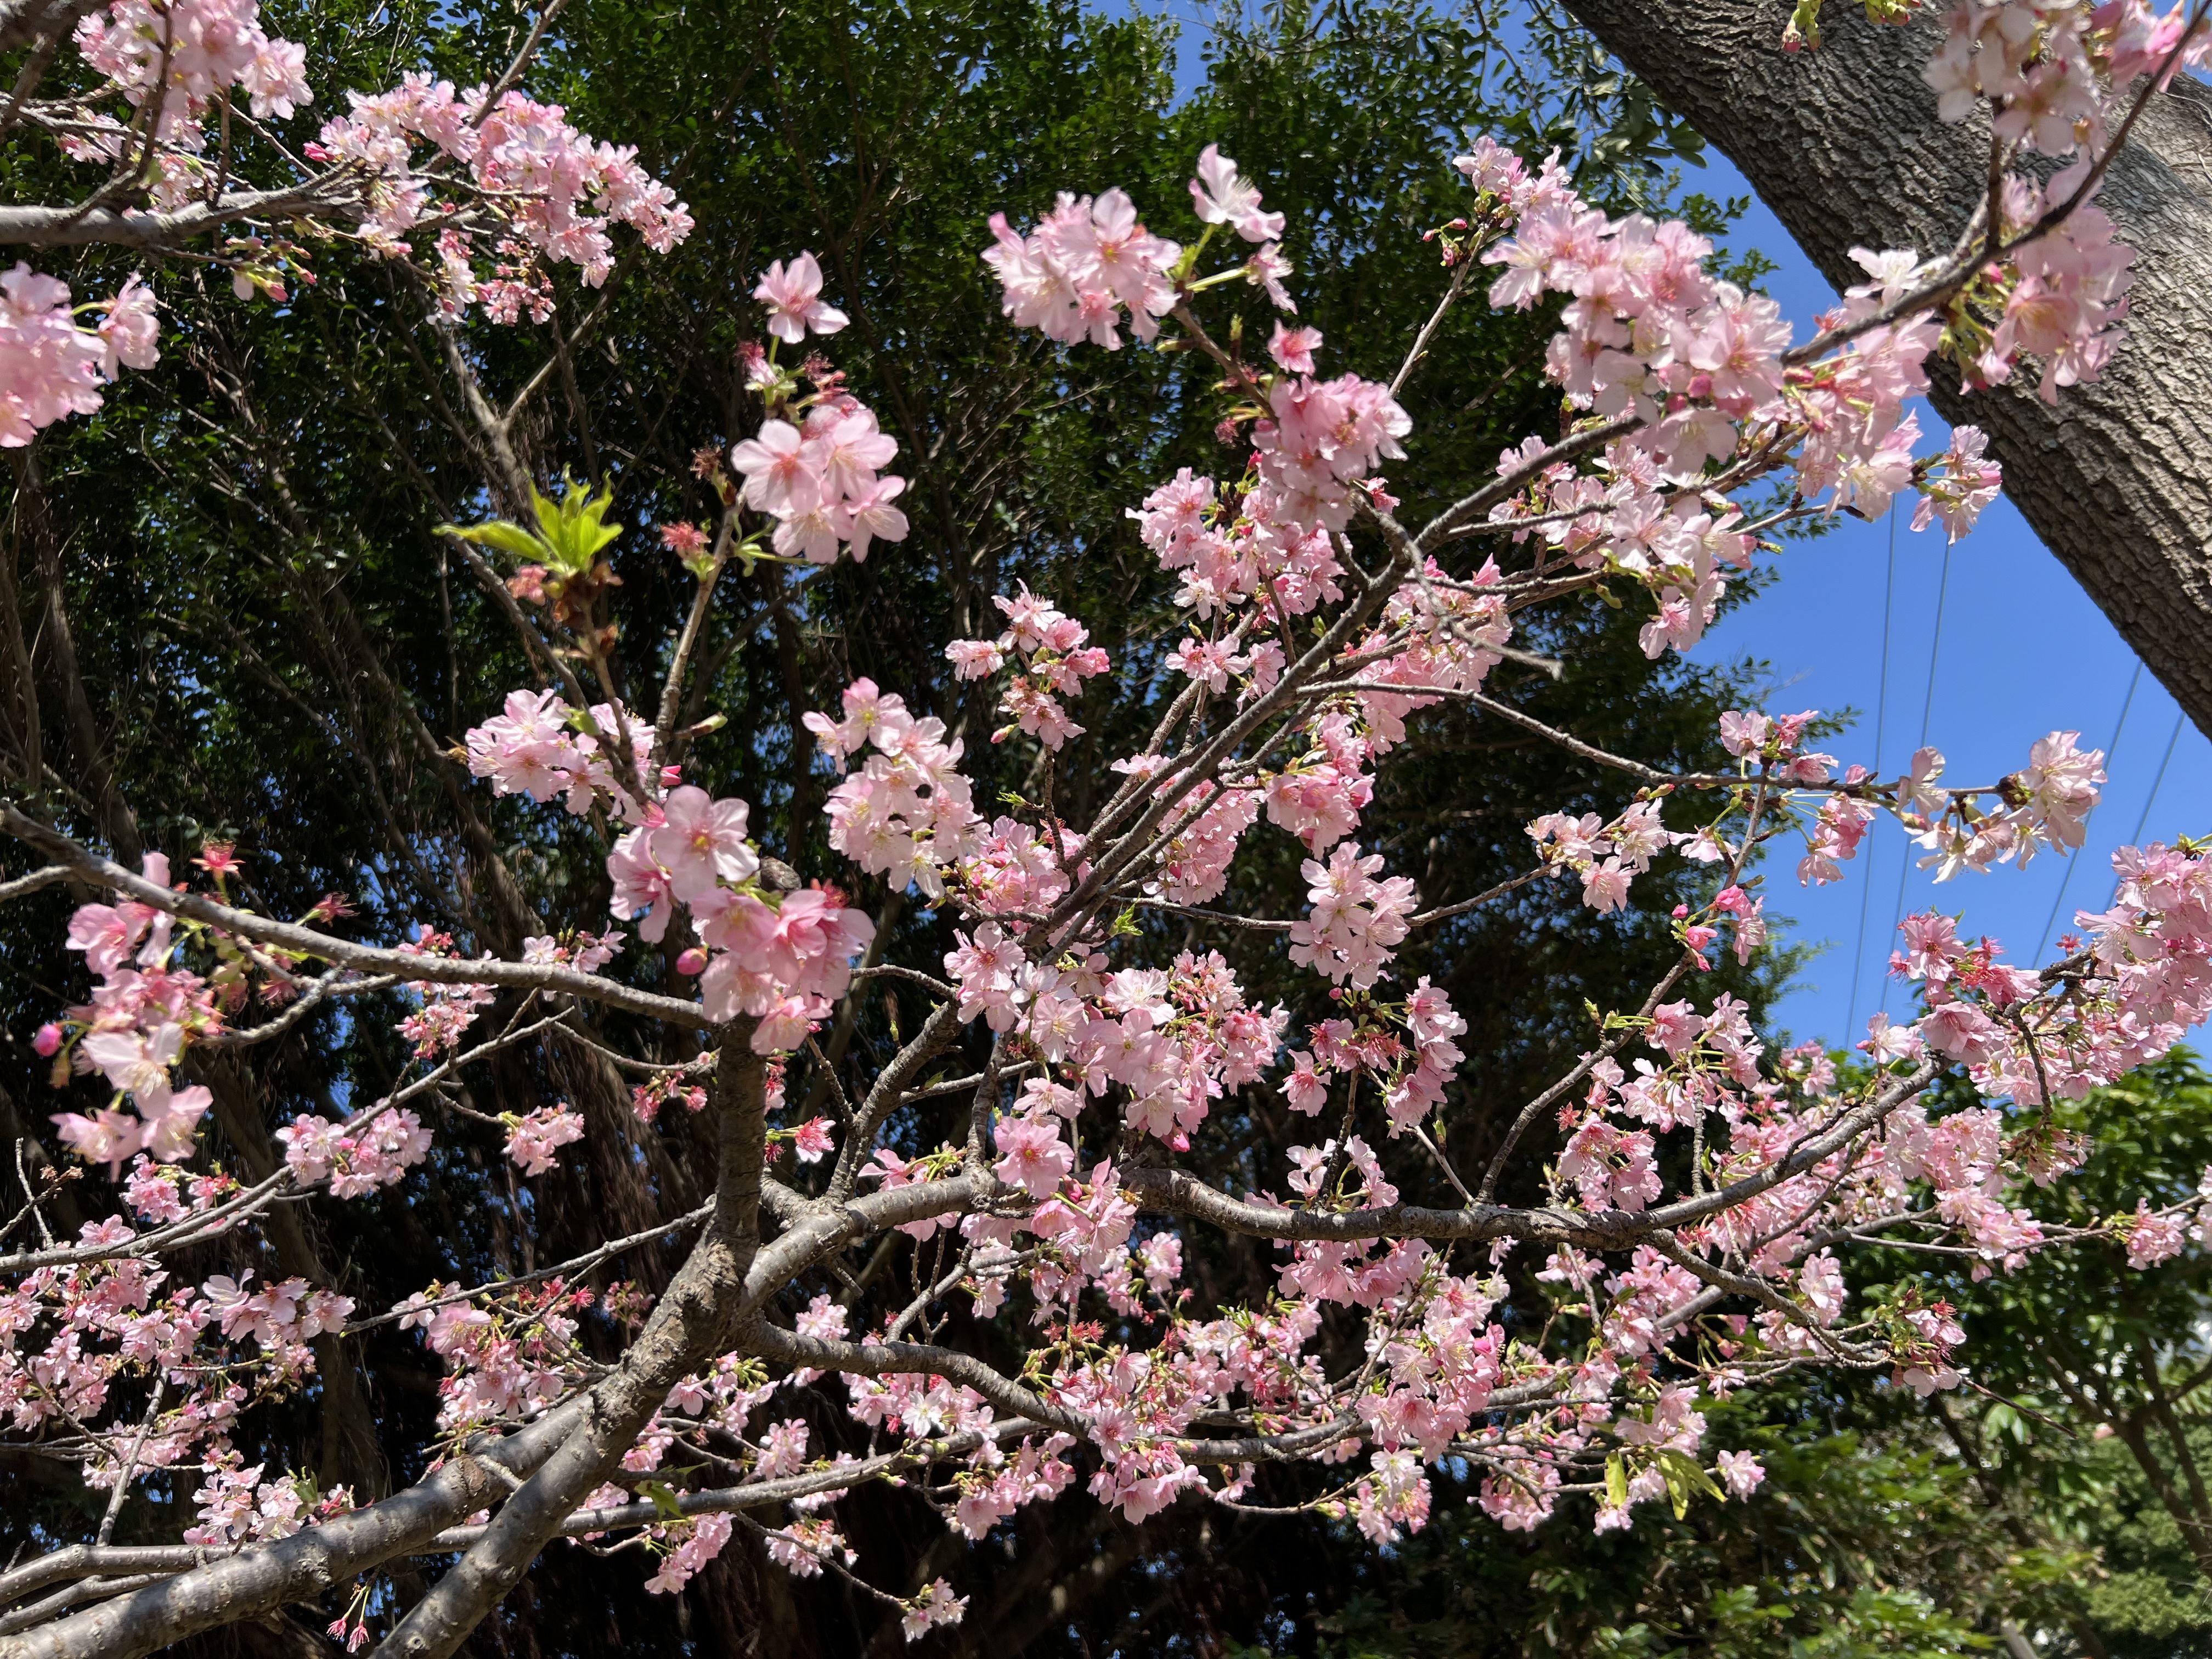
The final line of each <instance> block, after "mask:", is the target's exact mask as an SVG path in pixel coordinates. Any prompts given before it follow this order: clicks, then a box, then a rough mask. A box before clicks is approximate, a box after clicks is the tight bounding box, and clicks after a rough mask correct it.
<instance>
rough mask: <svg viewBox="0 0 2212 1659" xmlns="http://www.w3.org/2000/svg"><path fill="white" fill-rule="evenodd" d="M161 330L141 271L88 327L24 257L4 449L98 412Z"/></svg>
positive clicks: (14, 294) (2, 339) (12, 334)
mask: <svg viewBox="0 0 2212 1659" xmlns="http://www.w3.org/2000/svg"><path fill="white" fill-rule="evenodd" d="M88 21H89V20H88ZM157 333H158V325H157V324H156V323H155V317H154V295H153V292H152V290H150V289H148V288H147V286H146V285H145V284H144V283H142V282H140V281H139V280H138V278H137V277H136V276H133V277H132V278H131V280H130V281H129V282H127V283H124V285H123V286H122V287H121V288H120V289H118V290H117V291H116V295H115V297H114V298H113V299H112V300H110V301H107V302H106V314H105V315H104V316H103V317H102V318H101V319H100V324H99V326H97V327H96V328H80V327H78V326H77V322H76V313H75V311H74V310H73V309H72V308H71V307H70V290H69V284H68V283H64V282H59V281H57V280H56V279H55V278H53V277H52V276H40V275H39V273H38V272H36V271H34V270H32V269H31V268H30V266H28V265H27V264H21V263H20V262H19V263H18V264H16V265H15V268H14V269H13V270H9V271H8V272H7V273H6V274H5V275H0V449H21V447H23V446H24V445H25V444H27V443H28V442H30V441H31V439H32V437H33V435H35V434H36V433H37V432H38V430H39V428H41V427H46V426H52V424H53V423H54V422H56V421H58V420H60V419H62V418H63V417H64V416H68V415H89V414H92V413H93V412H94V411H95V410H98V409H99V408H100V386H102V385H103V384H105V383H106V382H109V381H112V380H114V379H115V378H116V371H117V368H118V365H124V364H127V365H129V366H130V367H131V368H152V367H153V366H154V365H155V362H158V361H159V360H160V357H161V352H160V350H159V349H158V348H157V347H156V345H155V337H156V334H157Z"/></svg>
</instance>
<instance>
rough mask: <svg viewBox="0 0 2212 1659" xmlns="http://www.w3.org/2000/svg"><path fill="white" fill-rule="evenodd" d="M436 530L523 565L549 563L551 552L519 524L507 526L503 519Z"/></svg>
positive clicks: (442, 527) (454, 525) (441, 526)
mask: <svg viewBox="0 0 2212 1659" xmlns="http://www.w3.org/2000/svg"><path fill="white" fill-rule="evenodd" d="M438 528H439V529H440V530H441V532H444V533H445V534H446V535H448V536H458V537H459V538H460V539H461V540H463V541H465V542H482V543H483V544H484V545H485V546H487V547H495V548H497V549H498V550H500V551H501V552H502V553H512V554H513V556H515V557H516V558H518V559H520V560H521V561H522V562H524V563H525V564H538V563H542V562H550V560H551V557H552V550H551V549H550V548H548V547H547V546H546V545H545V544H544V543H543V542H541V541H539V540H538V538H537V537H535V536H533V535H532V534H531V533H530V532H528V531H527V530H525V529H524V528H523V527H522V526H520V525H519V524H509V523H507V520H504V519H495V520H492V521H491V522H490V523H489V524H478V525H470V526H467V527H466V528H463V527H462V526H459V525H457V524H441V525H440V526H438Z"/></svg>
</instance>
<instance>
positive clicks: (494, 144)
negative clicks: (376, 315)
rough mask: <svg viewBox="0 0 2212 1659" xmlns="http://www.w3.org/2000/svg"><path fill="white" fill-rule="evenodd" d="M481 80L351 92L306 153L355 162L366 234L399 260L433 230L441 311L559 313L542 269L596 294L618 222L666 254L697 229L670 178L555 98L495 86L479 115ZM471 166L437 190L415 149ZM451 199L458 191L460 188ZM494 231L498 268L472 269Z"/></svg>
mask: <svg viewBox="0 0 2212 1659" xmlns="http://www.w3.org/2000/svg"><path fill="white" fill-rule="evenodd" d="M489 96H490V89H489V88H487V87H477V88H472V89H471V90H469V91H467V92H456V91H455V90H454V88H453V82H450V81H439V80H434V79H433V78H432V77H431V76H428V75H423V74H412V75H409V76H406V77H405V78H404V79H403V80H402V81H401V82H400V83H399V84H398V86H396V87H393V88H390V89H389V90H388V91H385V92H380V93H377V94H373V95H372V94H362V93H349V94H347V100H348V103H349V106H350V109H351V113H349V114H347V115H342V116H338V117H336V118H333V119H331V120H330V121H328V122H325V124H324V125H323V130H322V132H321V134H320V135H319V139H318V141H317V142H316V143H313V144H310V145H308V146H307V152H306V153H307V156H308V158H309V159H310V160H311V161H323V162H330V163H348V162H349V163H353V164H355V165H356V166H359V167H363V168H365V169H367V170H368V171H369V172H370V173H372V174H373V175H374V183H373V184H372V185H371V186H370V189H369V193H368V215H367V217H366V218H365V220H364V222H363V223H362V232H361V234H362V238H363V240H366V241H367V242H368V244H369V246H372V247H374V248H375V249H377V250H378V251H379V252H383V253H385V254H387V255H389V256H392V257H394V258H398V257H401V256H404V255H405V254H407V253H409V252H411V251H412V250H411V248H410V245H409V244H408V242H407V241H406V240H404V239H405V238H406V237H407V236H408V234H410V232H413V231H415V230H416V229H417V228H423V227H428V228H433V229H435V234H436V244H437V252H438V258H439V262H440V267H441V271H440V280H439V289H440V298H441V303H442V304H443V305H444V306H445V307H446V308H447V311H448V312H451V313H456V314H457V313H459V312H460V311H461V310H462V309H464V308H465V307H467V306H468V305H470V304H471V303H481V304H482V305H483V308H484V313H485V314H486V315H487V316H489V318H491V319H492V320H494V321H495V322H501V323H512V322H514V321H515V320H517V319H519V318H520V317H521V316H522V315H523V314H525V313H528V315H529V316H530V319H531V320H532V321H533V322H540V323H542V322H544V320H545V319H547V318H548V317H550V316H551V315H552V313H553V305H554V300H553V290H552V284H551V280H550V276H549V274H548V270H547V267H548V266H549V265H551V264H574V265H576V266H577V267H579V268H580V272H581V275H582V276H583V280H584V281H585V283H586V284H588V285H589V286H591V287H593V288H597V287H599V285H600V284H601V283H605V281H606V279H607V277H608V276H609V274H610V273H611V271H612V270H614V240H613V237H612V235H611V230H612V228H613V227H614V226H615V225H617V224H626V225H629V226H630V227H631V228H633V229H635V231H636V232H637V233H638V234H639V236H640V237H641V239H642V240H644V242H645V244H646V246H648V247H650V248H652V249H653V251H654V252H658V253H665V252H668V251H669V250H670V249H671V248H672V247H674V246H676V245H677V244H678V242H681V241H682V240H684V238H685V237H687V236H689V235H690V234H691V228H692V220H691V216H690V212H689V211H687V210H686V209H685V208H684V204H683V203H681V202H679V201H678V200H677V199H676V194H675V192H674V191H671V190H670V189H669V188H668V186H667V185H664V184H662V183H660V182H659V180H658V179H654V178H653V176H652V175H651V174H650V173H647V172H646V171H645V169H644V168H643V167H640V166H639V165H638V162H637V152H636V150H635V149H632V148H629V147H626V146H625V147H617V146H616V145H613V144H607V143H599V142H598V141H597V140H595V139H593V138H592V137H589V136H588V135H586V134H585V133H582V132H579V131H577V130H576V129H575V128H574V126H572V125H569V123H568V116H567V113H566V112H564V111H563V110H562V108H561V106H559V105H557V104H540V103H537V102H535V101H533V100H531V99H529V98H527V97H526V96H524V95H523V94H521V93H520V92H507V93H502V94H501V95H500V97H499V99H498V100H497V101H496V102H495V103H494V104H493V105H492V106H491V107H490V108H489V110H487V109H486V108H485V100H487V99H488V98H489ZM417 143H425V144H428V145H429V146H431V148H432V149H434V150H435V152H436V155H437V156H439V157H441V158H442V159H444V160H446V161H452V162H454V163H457V164H459V167H461V168H464V169H465V177H466V179H467V181H468V185H469V189H468V192H467V194H468V199H467V201H466V203H465V204H462V203H459V202H456V201H453V200H451V199H444V198H441V197H439V195H438V190H439V186H440V185H441V183H443V182H446V180H445V179H444V178H443V177H442V176H436V177H434V175H433V174H432V173H429V172H428V171H427V170H425V169H423V168H422V167H419V166H418V164H417V162H416V156H415V147H416V144H417ZM457 193H458V192H457ZM487 236H488V237H489V238H490V239H491V241H492V246H493V248H494V251H495V253H496V254H497V256H498V258H497V261H496V263H495V266H494V274H493V275H492V276H489V277H481V278H480V277H479V276H477V274H476V243H477V239H478V238H479V237H487Z"/></svg>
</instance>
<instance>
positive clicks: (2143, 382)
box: [1566, 0, 2212, 732]
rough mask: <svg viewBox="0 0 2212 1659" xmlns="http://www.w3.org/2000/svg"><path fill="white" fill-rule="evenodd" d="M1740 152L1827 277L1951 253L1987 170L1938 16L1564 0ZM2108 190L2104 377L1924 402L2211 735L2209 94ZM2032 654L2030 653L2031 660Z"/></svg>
mask: <svg viewBox="0 0 2212 1659" xmlns="http://www.w3.org/2000/svg"><path fill="white" fill-rule="evenodd" d="M1566 5H1567V9H1569V10H1570V11H1571V12H1572V13H1573V15H1575V16H1576V18H1577V19H1578V20H1579V21H1581V22H1582V23H1583V25H1584V27H1588V28H1589V30H1590V31H1591V32H1592V33H1595V35H1596V36H1597V37H1598V39H1599V40H1601V41H1602V42H1603V43H1604V44H1605V45H1606V46H1607V48H1609V49H1610V50H1611V51H1612V52H1613V53H1614V54H1615V55H1616V56H1617V57H1619V58H1620V59H1621V60H1622V61H1623V62H1624V63H1626V64H1627V65H1628V66H1629V67H1630V68H1631V69H1632V70H1635V71H1636V73H1637V74H1638V75H1639V76H1642V77H1644V80H1646V81H1647V82H1650V84H1651V86H1652V87H1653V88H1655V89H1656V91H1657V92H1658V94H1659V95H1660V96H1661V97H1662V99H1664V100H1666V101H1667V103H1668V104H1669V105H1670V106H1672V107H1673V108H1674V110H1676V111H1677V112H1679V113H1680V114H1681V115H1682V116H1684V117H1685V118H1687V119H1688V120H1689V121H1690V122H1691V123H1692V125H1694V126H1695V127H1696V128H1697V129H1698V131H1699V132H1701V133H1703V134H1704V135H1705V137H1706V138H1707V139H1708V140H1709V141H1710V142H1711V143H1713V144H1714V145H1715V146H1717V148H1718V149H1721V150H1722V151H1723V152H1724V153H1725V154H1726V155H1728V157H1729V160H1731V161H1734V162H1735V164H1736V166H1737V167H1740V168H1741V169H1742V171H1743V173H1744V176H1745V177H1746V178H1747V179H1749V180H1750V181H1751V183H1752V185H1753V188H1754V189H1756V190H1757V191H1759V195H1760V197H1762V198H1763V199H1764V200H1765V202H1766V204H1767V205H1768V206H1769V207H1771V209H1773V210H1774V213H1775V216H1777V217H1778V218H1779V219H1780V220H1781V221H1782V222H1783V224H1784V226H1785V227H1787V228H1788V229H1789V231H1790V234H1791V235H1792V236H1793V237H1795V238H1796V240H1797V243H1798V245H1799V246H1801V247H1802V248H1803V249H1804V250H1805V252H1806V253H1807V254H1808V255H1809V256H1810V257H1811V258H1812V260H1813V263H1814V264H1816V265H1818V266H1819V267H1820V270H1821V272H1822V274H1823V275H1825V276H1826V277H1827V278H1828V280H1829V281H1830V282H1832V283H1835V284H1837V285H1838V287H1841V286H1843V285H1844V284H1846V283H1851V282H1855V281H1859V280H1863V273H1862V272H1861V271H1860V270H1858V268H1857V266H1855V265H1854V264H1852V263H1851V261H1850V250H1851V249H1852V248H1853V247H1855V246H1863V247H1871V248H1884V247H1915V248H1918V249H1919V250H1920V251H1921V252H1923V253H1938V252H1945V251H1948V249H1949V248H1950V247H1951V246H1952V245H1953V243H1954V241H1955V240H1956V239H1957V237H1958V234H1959V233H1960V229H1961V228H1963V227H1964V226H1965V224H1966V220H1967V218H1968V216H1970V215H1971V214H1972V211H1973V209H1974V206H1975V204H1976V203H1977V202H1978V200H1979V199H1980V197H1981V194H1982V192H1983V191H1984V188H1985V184H1986V179H1987V168H1988V148H1987V140H1986V137H1985V132H1986V128H1985V127H1984V126H1982V125H1978V124H1977V123H1971V122H1970V123H1967V124H1966V125H1961V126H1956V127H1951V126H1945V125H1942V123H1941V122H1939V121H1938V120H1937V119H1936V98H1935V94H1934V93H1933V92H1931V91H1930V90H1929V88H1928V86H1927V84H1926V83H1925V82H1923V80H1922V79H1921V69H1922V67H1923V65H1924V64H1926V63H1927V61H1928V59H1929V55H1930V53H1931V52H1933V50H1934V47H1935V45H1936V41H1937V40H1939V39H1940V38H1941V34H1942V13H1943V10H1944V8H1943V7H1942V5H1938V4H1931V5H1929V7H1928V8H1927V9H1926V10H1925V11H1924V12H1923V15H1921V17H1920V18H1919V19H1918V20H1917V21H1915V22H1914V23H1913V24H1911V25H1910V26H1908V27H1901V28H1900V27H1881V26H1876V25H1874V24H1870V23H1869V22H1868V21H1866V19H1865V17H1864V15H1863V14H1861V13H1860V12H1858V11H1857V9H1855V8H1854V7H1852V6H1851V5H1850V4H1848V3H1846V0H1830V3H1829V4H1828V5H1827V6H1826V9H1824V11H1823V13H1822V16H1821V23H1822V27H1823V32H1824V33H1825V35H1826V44H1825V45H1824V46H1822V47H1821V48H1820V50H1819V51H1817V52H1796V53H1790V52H1784V51H1783V50H1782V46H1781V41H1782V31H1783V26H1784V22H1785V21H1787V19H1788V16H1789V11H1790V8H1789V5H1788V4H1787V3H1786V0H1566ZM2099 201H2100V204H2101V205H2102V206H2103V207H2104V208H2105V209H2106V211H2107V212H2109V213H2110V214H2111V215H2112V218H2113V221H2114V222H2115V223H2116V224H2117V225H2118V227H2119V230H2120V234H2121V236H2122V238H2123V239H2124V240H2126V241H2127V242H2128V243H2130V245H2131V246H2133V247H2134V248H2135V249H2136V279H2135V287H2134V289H2133V290H2132V292H2131V295H2130V301H2131V315H2130V322H2129V337H2128V341H2127V343H2126V344H2125V345H2124V347H2123V348H2122V349H2121V350H2120V352H2119V353H2118V356H2117V358H2116V359H2115V361H2114V362H2112V364H2110V365H2109V366H2108V367H2107V368H2106V371H2105V375H2104V378H2103V380H2100V382H2099V383H2098V384H2096V385H2094V386H2076V387H2074V388H2072V389H2070V390H2069V391H2067V392H2063V393H2062V394H2061V396H2060V398H2059V402H2058V404H2057V407H2056V408H2055V409H2054V408H2050V407H2046V406H2045V405H2044V404H2041V403H2039V402H2038V401H2037V399H2036V398H2035V391H2034V388H2035V376H2034V375H2033V374H2025V375H2023V376H2022V377H2021V382H2020V383H2019V384H2017V385H2015V386H2008V387H1998V388H1995V389H1992V390H1990V391H1985V392H1967V393H1963V394H1962V393H1961V392H1960V391H1959V389H1958V386H1957V383H1956V380H1955V379H1954V378H1945V377H1940V376H1939V380H1938V385H1937V387H1936V392H1935V396H1934V402H1935V404H1936V408H1937V409H1938V410H1940V411H1941V412H1942V415H1943V416H1944V417H1945V418H1946V419H1948V420H1950V421H1953V422H1969V421H1971V422H1975V423H1977V424H1978V425H1979V426H1981V427H1982V428H1984V430H1986V431H1987V432H1988V433H1989V435H1990V449H1991V452H1992V453H1994V454H1995V455H1996V457H1997V459H1999V460H2001V461H2002V463H2003V465H2004V469H2005V493H2006V495H2008V496H2009V497H2010V498H2011V499H2012V501H2014V502H2015V504H2016V505H2017V506H2018V507H2019V508H2020V510H2021V515H2022V516H2023V517H2025V518H2026V519H2027V522H2028V523H2029V525H2030V526H2033V529H2034V530H2035V532H2036V533H2037V534H2038V535H2039V536H2040V537H2041V538H2043V541H2044V544H2045V545H2046V546H2048V547H2049V548H2050V549H2051V551H2052V552H2053V553H2055V554H2057V556H2058V558H2059V560H2060V561H2061V562H2063V564H2064V565H2065V566H2066V568H2068V569H2069V570H2070V571H2072V572H2073V573H2074V575H2075V578H2076V579H2077V580H2079V581H2080V582H2081V586H2083V587H2084V588H2085V589H2086V590H2087V592H2088V593H2089V596H2090V597H2091V598H2092V599H2094V600H2095V601H2096V602H2097V604H2098V605H2100V607H2102V609H2103V610H2104V611H2105V614H2106V616H2108V617H2111V618H2112V623H2113V626H2114V627H2116V628H2118V629H2119V631H2120V634H2121V635H2122V636H2123V637H2124V639H2125V640H2126V641H2128V643H2129V644H2130V646H2132V647H2134V648H2135V650H2136V653H2138V654H2139V655H2140V656H2141V657H2142V659H2143V662H2144V665H2146V666H2148V668H2149V669H2150V671H2151V672H2152V673H2154V674H2155V675H2157V676H2158V678H2159V680H2160V683H2161V684H2164V685H2165V686H2166V689H2167V690H2169V691H2171V692H2172V694H2173V696H2174V697H2175V698H2176V700H2177V701H2179V702H2180V704H2181V706H2182V708H2183V709H2184V710H2185V711H2186V713H2187V714H2188V715H2189V717H2190V719H2191V720H2193V721H2195V722H2196V724H2197V727H2198V728H2199V729H2200V730H2202V731H2205V732H2212V349H2207V340H2208V338H2212V91H2208V89H2206V88H2203V86H2200V85H2198V84H2196V83H2194V82H2182V83H2180V84H2179V85H2177V87H2176V88H2175V89H2174V91H2173V92H2172V93H2171V94H2166V95H2163V96H2161V97H2160V98H2158V99H2157V100H2154V103H2153V105H2152V106H2151V108H2150V109H2149V110H2148V111H2147V112H2145V115H2144V118H2143V120H2142V122H2141V124H2140V125H2139V126H2138V127H2137V129H2136V141H2135V143H2133V144H2131V145H2130V148H2129V149H2128V151H2127V152H2126V153H2125V154H2124V155H2121V156H2120V157H2119V158H2118V161H2115V162H2114V164H2113V166H2112V170H2111V173H2110V174H2109V175H2108V178H2107V180H2106V185H2105V188H2104V191H2103V192H2102V194H2101V195H2100V197H2099ZM2028 666H2029V665H2027V664H2023V665H2022V667H2023V668H2027V667H2028Z"/></svg>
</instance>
